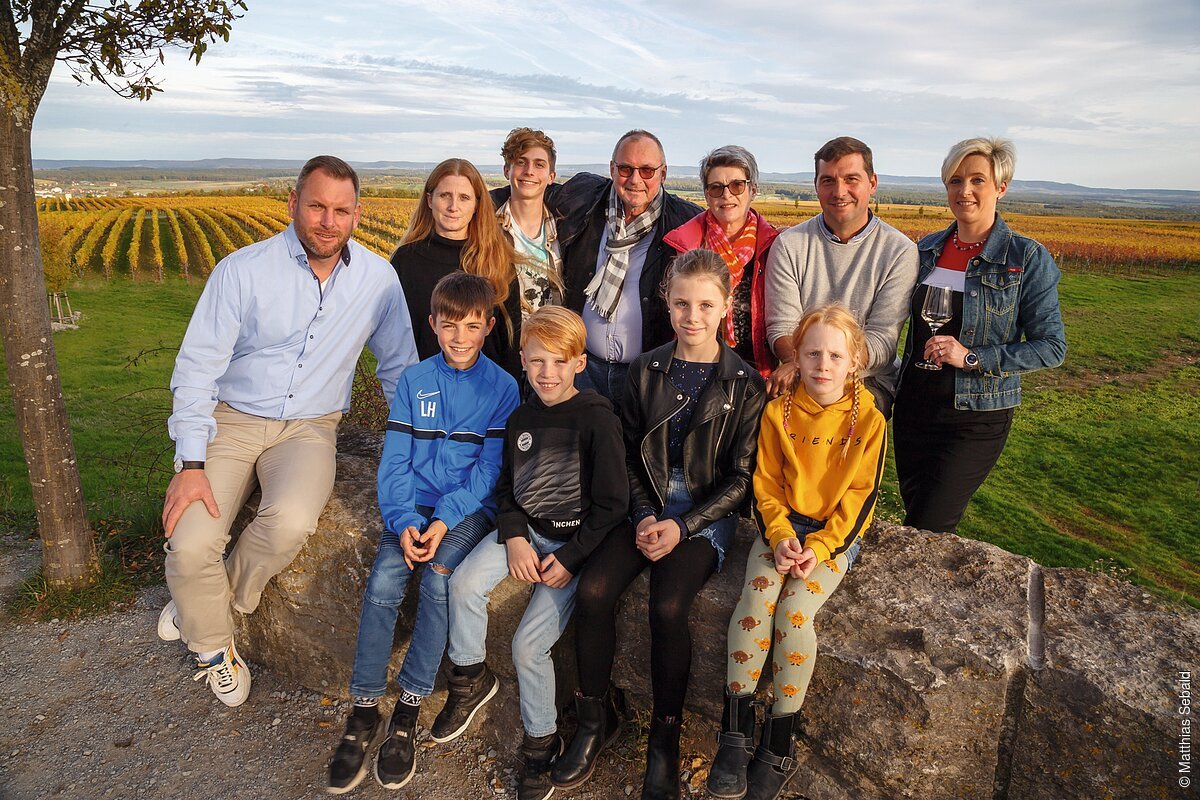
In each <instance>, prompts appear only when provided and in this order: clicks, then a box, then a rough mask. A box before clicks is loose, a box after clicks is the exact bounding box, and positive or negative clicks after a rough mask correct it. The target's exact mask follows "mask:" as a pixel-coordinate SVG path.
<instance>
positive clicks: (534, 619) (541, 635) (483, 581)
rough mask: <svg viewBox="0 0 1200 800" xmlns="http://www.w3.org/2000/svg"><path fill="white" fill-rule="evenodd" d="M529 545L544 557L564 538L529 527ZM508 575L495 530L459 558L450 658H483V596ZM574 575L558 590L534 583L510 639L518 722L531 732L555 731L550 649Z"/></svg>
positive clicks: (565, 617) (562, 624)
mask: <svg viewBox="0 0 1200 800" xmlns="http://www.w3.org/2000/svg"><path fill="white" fill-rule="evenodd" d="M529 543H530V544H532V545H533V549H534V550H535V551H536V552H537V554H538V556H540V557H542V558H545V557H546V556H547V555H549V554H550V553H553V552H554V551H555V550H557V549H558V548H560V547H562V546H563V545H564V544H566V542H557V541H555V540H553V539H547V538H546V537H544V536H542V535H540V534H538V533H537V532H536V531H534V530H533V529H532V528H530V529H529ZM507 575H508V547H507V546H506V545H504V544H502V543H501V542H500V539H499V536H498V535H497V534H495V533H493V534H491V535H490V536H488V537H486V538H485V539H484V540H483V541H482V542H480V543H479V546H478V547H476V548H475V550H474V551H473V552H472V553H471V555H469V556H467V558H466V559H464V560H463V562H462V564H460V565H459V568H458V571H457V572H455V573H454V579H453V580H451V581H450V660H451V661H453V662H454V663H455V664H457V665H458V666H460V667H469V666H471V665H472V664H479V663H481V662H482V661H483V660H484V658H485V657H486V656H487V653H486V652H485V650H484V643H485V642H486V641H487V625H488V613H487V605H488V597H489V596H490V595H491V592H492V589H494V588H495V586H496V584H498V583H500V581H502V580H503V579H504V578H505V577H506V576H507ZM578 583H579V576H578V575H576V576H574V577H573V578H571V582H570V583H568V584H567V585H566V586H564V587H563V588H561V589H552V588H550V587H549V586H546V585H545V584H540V583H535V584H533V595H532V596H531V597H530V599H529V605H528V606H526V608H525V614H524V615H523V616H522V617H521V624H520V625H518V626H517V630H516V633H514V634H513V640H512V660H513V666H515V667H516V668H517V682H518V684H519V687H520V696H521V722H522V723H524V725H525V732H526V733H527V734H529V735H530V736H549V735H550V734H552V733H554V732H555V731H556V730H558V725H557V719H558V710H557V708H556V707H555V702H554V701H555V685H554V662H553V661H552V660H551V659H550V648H551V647H553V646H554V643H555V642H557V641H558V639H559V637H560V636H562V632H563V631H564V630H565V629H566V627H567V623H568V622H569V621H570V619H571V612H572V611H574V610H575V586H576V584H578Z"/></svg>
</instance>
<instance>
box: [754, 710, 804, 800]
mask: <svg viewBox="0 0 1200 800" xmlns="http://www.w3.org/2000/svg"><path fill="white" fill-rule="evenodd" d="M796 720H797V715H796V714H780V715H779V716H778V717H773V716H771V715H770V714H768V715H767V718H766V720H764V721H763V732H762V742H761V743H760V744H759V745H758V749H757V750H755V751H754V758H753V760H751V762H750V769H749V770H748V772H747V775H746V782H747V791H746V800H776V798H777V797H779V793H780V792H782V791H783V787H784V786H786V785H787V782H788V781H789V780H791V779H792V776H793V775H795V774H796V770H797V769H798V767H799V765H798V764H796V760H795V759H794V758H793V757H792V756H793V755H795V746H794V743H793V741H792V731H793V729H794V728H795V725H796Z"/></svg>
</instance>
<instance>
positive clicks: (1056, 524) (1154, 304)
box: [879, 273, 1200, 607]
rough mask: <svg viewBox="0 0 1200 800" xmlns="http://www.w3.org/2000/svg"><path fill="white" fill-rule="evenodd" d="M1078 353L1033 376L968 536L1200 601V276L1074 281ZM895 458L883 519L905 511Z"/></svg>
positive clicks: (969, 521) (1066, 293) (1071, 341)
mask: <svg viewBox="0 0 1200 800" xmlns="http://www.w3.org/2000/svg"><path fill="white" fill-rule="evenodd" d="M1059 288H1060V300H1061V304H1062V307H1063V315H1064V318H1065V321H1066V326H1067V346H1068V353H1067V361H1066V363H1065V364H1064V365H1063V366H1062V367H1060V368H1058V369H1054V370H1046V371H1042V372H1036V373H1032V374H1030V375H1027V376H1025V378H1023V380H1022V386H1023V394H1024V402H1023V403H1022V405H1021V407H1020V408H1018V409H1017V412H1016V416H1015V418H1014V423H1013V429H1012V432H1011V434H1010V435H1009V438H1008V443H1007V444H1006V446H1005V449H1004V454H1003V455H1002V456H1001V457H1000V461H999V463H998V464H997V465H996V468H995V469H994V470H993V471H992V473H991V475H989V476H988V479H987V481H986V482H985V483H984V485H983V486H982V487H981V488H980V490H979V492H978V493H976V495H975V497H974V498H973V499H972V500H971V504H970V505H969V506H968V509H967V514H966V516H965V517H964V519H963V521H962V523H961V524H960V525H959V529H958V532H959V534H960V535H962V536H967V537H970V538H974V539H979V540H982V541H987V542H991V543H993V544H995V545H998V546H1000V547H1003V548H1005V549H1006V550H1011V551H1012V552H1015V553H1020V554H1021V555H1026V556H1029V557H1030V558H1033V559H1034V560H1036V561H1038V562H1039V563H1041V564H1044V565H1047V566H1071V567H1083V568H1089V569H1097V570H1103V571H1109V572H1114V573H1117V574H1120V575H1124V576H1127V577H1128V579H1129V580H1132V581H1134V582H1135V583H1139V584H1142V585H1146V586H1150V587H1154V588H1157V589H1158V590H1160V591H1161V592H1162V593H1163V594H1165V595H1167V596H1170V597H1173V598H1175V599H1178V600H1181V601H1182V602H1185V603H1187V604H1189V605H1192V606H1196V607H1200V537H1198V536H1197V535H1196V532H1197V531H1200V503H1197V500H1198V495H1200V485H1198V483H1197V481H1198V479H1200V366H1198V364H1197V357H1198V356H1200V311H1198V309H1200V275H1197V274H1178V273H1175V274H1168V275H1162V276H1157V275H1151V276H1145V277H1137V278H1117V277H1097V276H1091V275H1067V276H1065V277H1064V278H1063V280H1062V283H1061V284H1060V287H1059ZM895 480H896V473H895V466H894V462H893V460H892V457H891V456H890V455H889V457H888V464H887V472H886V473H885V487H884V489H885V491H884V492H883V494H882V496H881V499H880V504H879V515H880V516H881V517H882V518H883V519H888V520H893V521H899V520H900V519H902V518H903V516H904V510H903V506H902V504H901V502H900V498H899V492H898V491H897V490H896V488H895V487H896V483H895Z"/></svg>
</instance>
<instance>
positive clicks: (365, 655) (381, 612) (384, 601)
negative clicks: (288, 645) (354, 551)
mask: <svg viewBox="0 0 1200 800" xmlns="http://www.w3.org/2000/svg"><path fill="white" fill-rule="evenodd" d="M417 511H418V512H419V513H421V514H422V515H423V516H425V517H426V518H427V519H428V518H431V517H432V516H433V509H432V508H429V507H428V506H418V507H417ZM494 527H495V526H494V524H493V521H492V518H491V515H489V514H488V513H487V512H485V511H483V510H480V511H476V512H475V513H473V514H470V515H468V516H467V517H466V518H465V519H463V521H462V522H460V523H459V524H458V525H457V526H455V527H454V528H452V529H450V530H449V531H448V532H447V533H446V535H445V536H444V537H442V541H441V542H440V543H439V544H438V548H437V552H436V553H434V556H433V559H432V560H430V561H428V562H426V563H425V570H424V573H423V574H422V575H421V589H420V591H421V594H420V597H419V598H418V603H417V619H416V622H415V623H414V624H413V633H412V639H411V640H410V641H409V644H408V652H407V653H405V654H404V665H403V666H402V667H401V668H400V674H399V675H397V676H396V683H398V684H399V685H400V688H401V689H404V690H405V691H408V692H411V693H413V694H415V695H419V696H421V697H428V696H429V695H431V694H433V682H434V679H435V678H437V671H438V667H440V666H441V663H442V654H443V653H444V652H445V651H446V641H447V638H448V636H449V630H450V621H449V605H450V604H449V594H450V588H449V585H450V575H451V574H452V573H453V572H454V570H455V569H456V568H457V567H458V565H459V564H460V563H461V562H462V560H463V559H464V558H466V557H467V555H468V554H469V553H470V552H471V551H472V550H474V549H475V545H477V544H479V542H481V541H482V540H483V538H484V537H485V536H487V535H488V533H490V532H491V530H492V529H493V528H494ZM415 566H416V567H417V568H418V569H419V568H420V565H419V564H417V565H415ZM413 572H414V570H410V569H409V568H408V564H406V563H405V562H404V551H403V550H401V549H400V537H399V535H397V534H395V533H392V532H391V531H387V530H385V531H384V532H383V535H382V536H380V538H379V552H378V553H377V554H376V555H375V564H374V565H373V566H372V567H371V577H369V578H367V589H366V591H365V592H364V593H363V604H362V614H361V616H360V617H359V620H358V643H357V645H356V646H355V650H354V671H353V672H352V673H351V675H350V694H351V696H353V697H382V696H383V694H384V692H385V691H386V690H387V668H388V661H390V660H391V657H392V640H393V638H394V637H395V634H396V617H397V615H398V614H399V611H400V604H401V603H402V602H403V601H404V594H405V591H406V590H407V588H408V581H409V578H410V577H412V574H413Z"/></svg>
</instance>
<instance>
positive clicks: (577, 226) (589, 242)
mask: <svg viewBox="0 0 1200 800" xmlns="http://www.w3.org/2000/svg"><path fill="white" fill-rule="evenodd" d="M611 189H612V179H611V178H606V177H604V176H603V175H594V174H592V173H590V172H580V173H577V174H576V175H573V176H572V177H571V179H570V180H569V181H567V182H566V183H563V184H557V183H554V184H551V185H549V186H547V187H546V207H547V208H549V209H550V213H552V214H553V215H554V224H555V228H556V229H557V232H558V244H559V247H560V248H562V253H563V274H562V279H563V288H564V290H565V291H564V296H563V305H564V306H566V307H567V308H569V309H571V310H572V311H575V312H577V313H582V312H583V304H584V303H585V302H586V301H587V298H586V297H585V296H584V293H583V291H584V289H586V288H587V285H588V284H589V283H590V282H591V280H592V276H593V275H595V274H596V260H597V258H598V255H599V252H600V240H601V239H602V238H603V235H604V225H605V212H606V211H607V209H608V193H609V191H610V190H611ZM491 194H492V200H493V202H495V203H496V207H497V208H499V207H500V204H501V203H503V202H504V201H505V200H507V199H508V197H509V189H508V187H507V186H504V187H501V188H499V189H493V190H492V192H491ZM703 210H704V209H702V208H700V206H698V205H696V204H695V203H690V202H688V201H687V200H684V199H682V198H680V197H676V196H675V195H673V194H671V193H670V192H666V191H664V194H663V210H662V216H660V217H659V218H658V223H657V224H656V225H655V226H654V232H653V233H651V234H649V235H650V236H653V237H654V238H653V240H651V242H650V249H649V250H648V251H647V252H646V263H645V265H644V266H643V267H642V277H641V280H640V281H638V288H639V289H640V290H641V298H642V350H643V351H647V350H649V349H650V348H652V347H657V346H658V345H660V344H663V343H665V342H669V341H671V340H672V339H674V338H675V334H674V332H673V331H672V330H671V324H670V315H669V314H668V313H667V304H666V301H664V300H663V299H662V294H661V292H660V291H659V285H660V284H661V283H662V279H663V269H664V268H665V267H666V265H667V262H668V261H669V260H670V259H671V258H672V257H673V256H674V255H675V249H674V248H672V247H670V246H669V245H666V244H663V237H664V236H666V235H667V234H668V233H670V232H671V231H673V230H675V229H676V228H678V227H679V226H680V225H682V224H683V223H685V222H687V221H688V220H689V219H691V218H692V217H694V216H696V215H697V214H699V213H700V212H701V211H703Z"/></svg>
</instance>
